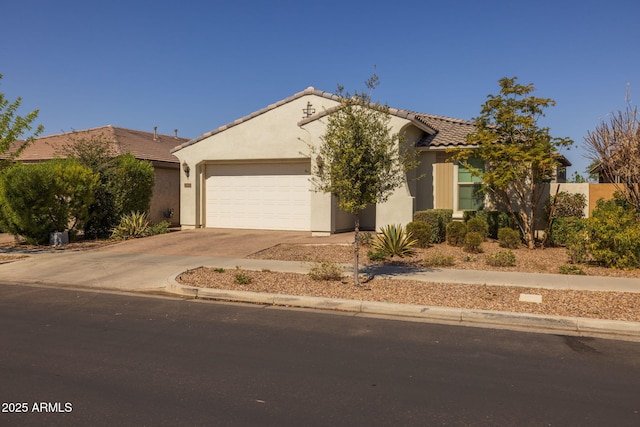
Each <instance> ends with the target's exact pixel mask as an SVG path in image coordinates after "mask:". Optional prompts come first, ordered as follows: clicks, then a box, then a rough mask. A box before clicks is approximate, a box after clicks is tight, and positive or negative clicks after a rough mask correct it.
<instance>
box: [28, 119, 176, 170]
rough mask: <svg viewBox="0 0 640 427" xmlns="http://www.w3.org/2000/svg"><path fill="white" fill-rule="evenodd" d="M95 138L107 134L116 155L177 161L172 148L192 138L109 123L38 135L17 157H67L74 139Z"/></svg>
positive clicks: (40, 159) (34, 160)
mask: <svg viewBox="0 0 640 427" xmlns="http://www.w3.org/2000/svg"><path fill="white" fill-rule="evenodd" d="M91 138H104V139H105V140H109V141H111V142H113V143H114V148H115V150H116V153H115V154H116V155H118V154H124V153H131V154H133V155H134V156H135V158H136V159H139V160H149V161H152V162H163V163H175V164H178V163H179V161H178V158H177V157H175V156H174V155H172V154H171V153H170V150H171V148H172V147H174V146H175V145H176V143H180V142H185V141H188V139H187V138H180V137H178V136H176V135H172V136H170V135H163V134H159V133H155V132H145V131H140V130H133V129H125V128H119V127H115V126H111V125H108V126H102V127H98V128H92V129H86V130H78V131H72V132H68V133H60V134H56V135H48V136H42V137H39V138H36V139H35V140H34V141H33V143H31V144H29V145H28V146H27V148H26V149H25V150H24V151H23V152H22V153H21V154H20V156H19V157H18V158H17V160H19V161H22V162H26V163H30V162H38V161H43V160H50V159H54V158H60V157H65V154H64V147H65V146H66V145H69V144H70V143H73V141H74V140H79V139H91Z"/></svg>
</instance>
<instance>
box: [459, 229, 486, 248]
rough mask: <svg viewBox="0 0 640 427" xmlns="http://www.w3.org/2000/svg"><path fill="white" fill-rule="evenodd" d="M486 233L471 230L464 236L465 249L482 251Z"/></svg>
mask: <svg viewBox="0 0 640 427" xmlns="http://www.w3.org/2000/svg"><path fill="white" fill-rule="evenodd" d="M483 241H484V235H483V234H480V233H478V232H477V231H470V232H468V233H467V235H466V236H464V250H465V251H467V252H472V253H479V252H482V242H483Z"/></svg>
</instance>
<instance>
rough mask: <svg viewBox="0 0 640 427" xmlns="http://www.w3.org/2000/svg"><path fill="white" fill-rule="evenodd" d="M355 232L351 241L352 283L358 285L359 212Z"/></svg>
mask: <svg viewBox="0 0 640 427" xmlns="http://www.w3.org/2000/svg"><path fill="white" fill-rule="evenodd" d="M355 216H356V224H355V234H354V242H353V283H354V285H356V286H360V271H359V266H358V258H359V257H360V242H359V241H360V239H358V235H359V234H360V214H356V215H355Z"/></svg>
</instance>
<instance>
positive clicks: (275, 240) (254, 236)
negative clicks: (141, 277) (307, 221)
mask: <svg viewBox="0 0 640 427" xmlns="http://www.w3.org/2000/svg"><path fill="white" fill-rule="evenodd" d="M351 242H353V232H350V233H340V234H334V235H331V236H327V237H312V236H311V233H310V232H308V231H307V232H304V231H270V230H239V229H213V228H204V229H195V230H184V231H174V232H171V233H168V234H161V235H157V236H152V237H146V238H144V239H133V240H127V241H124V242H120V243H117V244H114V245H112V246H108V247H105V248H102V249H100V252H107V253H128V254H151V255H177V256H203V257H226V258H243V257H246V256H248V255H251V254H254V253H256V252H259V251H262V250H264V249H267V248H270V247H272V246H275V245H277V244H280V243H299V244H326V243H333V244H339V243H351Z"/></svg>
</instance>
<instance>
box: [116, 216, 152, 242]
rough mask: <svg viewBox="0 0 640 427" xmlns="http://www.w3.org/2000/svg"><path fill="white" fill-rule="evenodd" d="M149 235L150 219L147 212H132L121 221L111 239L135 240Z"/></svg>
mask: <svg viewBox="0 0 640 427" xmlns="http://www.w3.org/2000/svg"><path fill="white" fill-rule="evenodd" d="M148 235H149V218H148V217H147V214H146V213H145V212H142V213H140V212H131V213H130V214H129V215H125V216H123V217H122V218H121V219H120V224H118V225H116V226H115V228H114V229H113V230H112V232H111V237H112V238H113V239H117V240H126V239H134V238H136V237H145V236H148Z"/></svg>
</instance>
